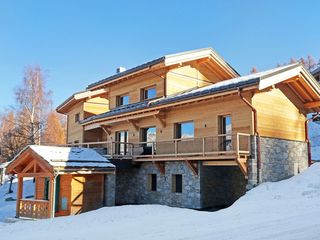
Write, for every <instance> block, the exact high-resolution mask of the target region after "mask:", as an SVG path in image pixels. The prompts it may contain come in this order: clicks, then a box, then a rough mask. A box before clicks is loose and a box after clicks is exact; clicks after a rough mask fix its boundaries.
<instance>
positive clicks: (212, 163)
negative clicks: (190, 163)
mask: <svg viewBox="0 0 320 240" xmlns="http://www.w3.org/2000/svg"><path fill="white" fill-rule="evenodd" d="M202 165H203V166H238V163H237V162H236V161H232V160H227V161H203V162H202Z"/></svg>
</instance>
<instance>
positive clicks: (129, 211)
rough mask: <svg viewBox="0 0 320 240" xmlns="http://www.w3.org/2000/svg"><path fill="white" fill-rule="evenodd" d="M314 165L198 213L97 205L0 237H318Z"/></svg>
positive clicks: (319, 206)
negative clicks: (228, 204) (214, 209)
mask: <svg viewBox="0 0 320 240" xmlns="http://www.w3.org/2000/svg"><path fill="white" fill-rule="evenodd" d="M319 215H320V164H319V163H316V164H314V165H313V166H312V167H311V168H309V169H308V170H307V171H306V172H304V173H302V174H300V175H298V176H296V177H293V178H291V179H288V180H285V181H281V182H277V183H264V184H262V185H260V186H259V187H257V188H255V189H253V190H251V191H250V192H248V193H247V194H246V195H245V196H243V197H242V198H241V199H239V200H238V201H237V202H236V203H235V204H234V205H233V206H231V207H230V208H228V209H224V210H221V211H218V212H201V211H195V210H189V209H180V208H170V207H166V206H159V205H140V206H122V207H110V208H102V209H99V210H97V211H92V212H89V213H85V214H81V215H79V216H71V217H60V218H56V219H50V220H42V221H35V222H33V221H24V222H18V223H14V224H0V236H1V238H2V239H9V238H13V239H15V240H18V239H33V240H36V239H46V240H58V239H69V240H72V239H78V240H80V239H121V240H123V239H131V240H134V239H153V240H157V239H202V240H204V239H208V240H209V239H210V240H211V239H219V240H224V239H237V240H239V239H245V240H250V239H283V240H284V239H285V240H289V239H319V236H320V221H319Z"/></svg>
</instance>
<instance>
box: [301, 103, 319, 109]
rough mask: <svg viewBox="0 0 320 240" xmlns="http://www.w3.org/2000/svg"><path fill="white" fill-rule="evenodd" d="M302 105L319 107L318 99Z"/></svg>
mask: <svg viewBox="0 0 320 240" xmlns="http://www.w3.org/2000/svg"><path fill="white" fill-rule="evenodd" d="M303 105H304V107H305V108H317V107H320V101H313V102H307V103H305V104H303Z"/></svg>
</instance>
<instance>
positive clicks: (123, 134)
mask: <svg viewBox="0 0 320 240" xmlns="http://www.w3.org/2000/svg"><path fill="white" fill-rule="evenodd" d="M128 135H129V133H128V131H118V132H116V144H115V147H116V148H115V150H116V154H119V155H126V154H127V144H126V143H128Z"/></svg>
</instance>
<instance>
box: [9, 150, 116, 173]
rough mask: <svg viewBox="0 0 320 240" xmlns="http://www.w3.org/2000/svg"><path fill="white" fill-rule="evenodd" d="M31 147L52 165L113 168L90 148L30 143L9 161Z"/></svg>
mask: <svg viewBox="0 0 320 240" xmlns="http://www.w3.org/2000/svg"><path fill="white" fill-rule="evenodd" d="M29 148H30V149H31V150H32V151H34V152H35V153H36V154H37V155H38V156H40V157H41V158H42V159H43V160H45V161H47V162H48V163H49V165H51V166H52V167H67V168H68V167H70V168H88V167H89V168H114V167H115V166H114V165H113V164H112V163H110V161H109V160H108V159H106V158H105V157H103V156H101V155H100V154H99V153H97V152H96V151H95V150H93V149H90V148H78V147H55V146H42V145H30V146H28V147H26V148H25V149H24V150H22V151H21V152H20V153H19V154H18V155H17V156H16V157H15V158H14V159H13V160H12V161H11V162H13V161H14V160H16V159H18V158H19V156H20V155H21V154H22V153H23V152H24V151H25V150H27V149H29Z"/></svg>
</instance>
